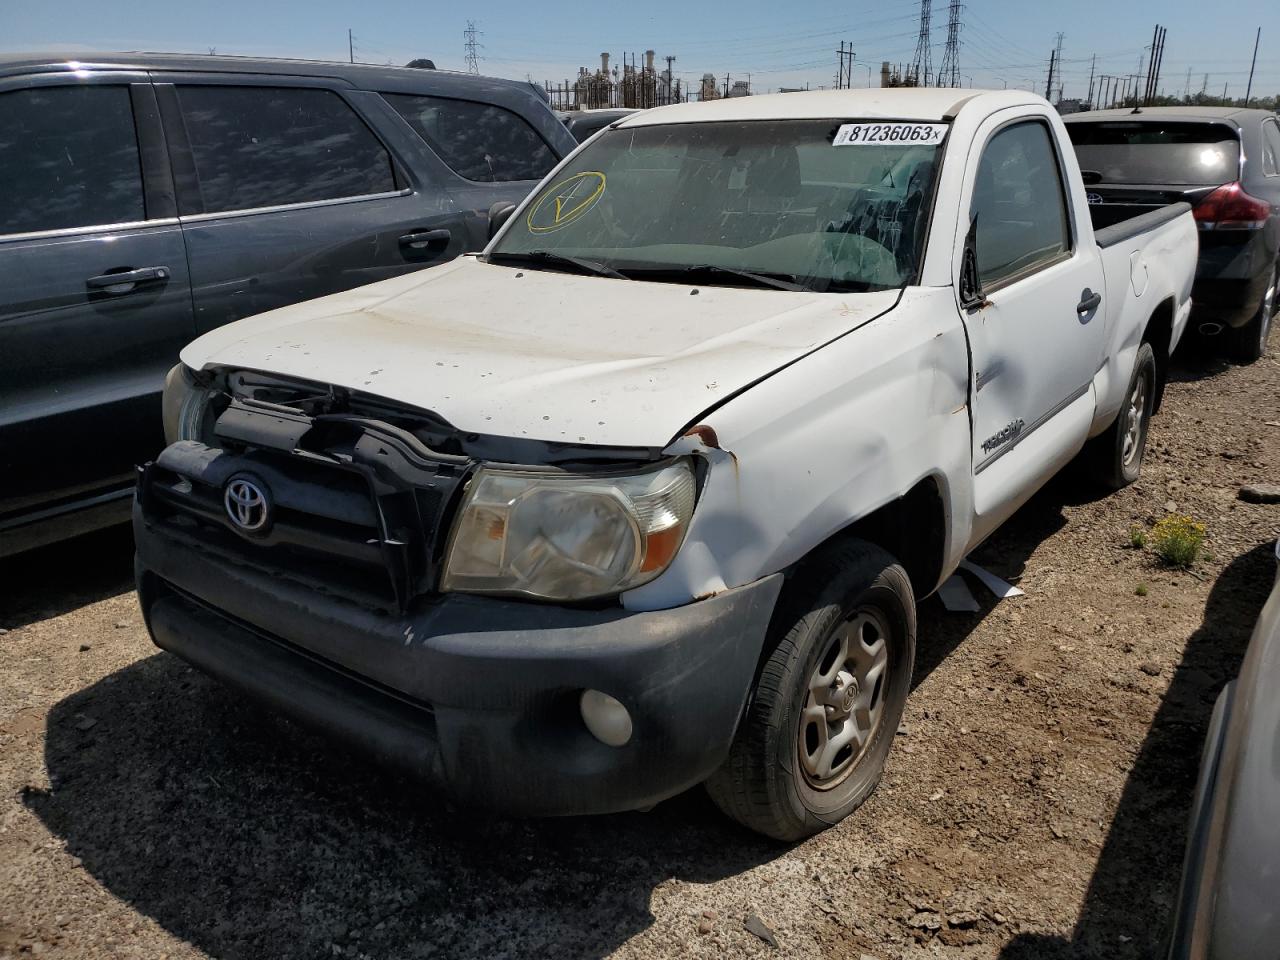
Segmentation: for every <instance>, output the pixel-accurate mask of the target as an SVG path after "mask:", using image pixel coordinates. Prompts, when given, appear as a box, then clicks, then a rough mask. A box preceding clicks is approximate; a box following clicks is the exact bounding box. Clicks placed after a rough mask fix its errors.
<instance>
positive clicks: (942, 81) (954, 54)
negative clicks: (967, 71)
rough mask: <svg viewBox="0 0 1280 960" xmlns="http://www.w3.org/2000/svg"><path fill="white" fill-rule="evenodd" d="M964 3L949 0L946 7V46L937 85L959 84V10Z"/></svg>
mask: <svg viewBox="0 0 1280 960" xmlns="http://www.w3.org/2000/svg"><path fill="white" fill-rule="evenodd" d="M963 9H964V4H963V3H961V2H960V0H951V5H950V6H949V7H947V46H946V49H944V50H943V52H942V66H940V67H939V68H938V86H940V87H958V86H960V29H961V24H960V11H961V10H963Z"/></svg>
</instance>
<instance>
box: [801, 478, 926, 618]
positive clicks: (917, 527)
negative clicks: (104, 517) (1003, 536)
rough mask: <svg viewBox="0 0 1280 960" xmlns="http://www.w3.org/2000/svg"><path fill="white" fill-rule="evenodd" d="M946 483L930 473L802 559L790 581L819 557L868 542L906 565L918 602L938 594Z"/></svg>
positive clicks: (838, 532) (815, 547) (850, 524)
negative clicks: (842, 545)
mask: <svg viewBox="0 0 1280 960" xmlns="http://www.w3.org/2000/svg"><path fill="white" fill-rule="evenodd" d="M945 483H946V482H945V480H944V479H943V478H942V477H940V476H938V475H936V474H929V475H927V476H925V477H922V478H921V479H920V480H918V481H917V482H916V483H915V484H914V485H913V486H912V487H911V488H910V489H909V490H907V491H906V492H905V493H903V494H902V495H901V496H899V497H896V498H894V499H893V500H890V501H889V502H888V503H885V504H884V505H882V506H880V507H878V508H876V509H875V510H872V511H871V512H870V513H867V514H865V515H863V516H861V517H859V518H857V519H856V520H853V521H852V522H850V523H849V524H848V525H847V526H845V527H842V528H841V529H840V530H838V531H836V532H835V533H833V534H832V535H831V536H829V537H828V538H827V539H826V540H823V541H822V542H820V543H818V544H817V545H815V546H814V547H813V549H812V550H810V551H809V553H807V554H806V555H805V556H804V557H803V558H801V559H800V560H799V561H798V562H797V563H796V564H795V565H794V566H793V568H792V569H791V571H789V572H788V577H787V579H788V581H790V580H792V579H793V578H794V577H795V576H797V575H799V574H801V573H802V572H803V570H804V569H805V567H806V565H807V563H808V562H810V561H811V560H812V559H813V558H814V557H816V556H820V555H824V554H826V553H828V552H829V551H830V550H831V549H833V548H835V547H836V546H837V545H838V544H840V543H843V542H846V541H848V540H864V541H866V542H867V543H872V544H875V545H876V546H877V547H880V548H881V549H882V550H885V551H886V552H888V553H889V554H891V555H892V556H893V558H894V559H895V560H897V561H898V563H900V564H902V567H903V569H904V570H906V572H907V577H908V578H909V579H910V581H911V589H912V591H913V592H914V594H915V596H916V599H917V600H918V599H920V598H922V597H926V596H928V595H929V594H931V593H933V591H934V590H935V589H937V586H938V583H939V581H940V580H941V578H942V572H943V569H944V567H945V565H946V557H947V546H948V544H947V538H948V530H949V526H948V519H949V510H948V507H947V496H946V486H945ZM784 590H785V588H784Z"/></svg>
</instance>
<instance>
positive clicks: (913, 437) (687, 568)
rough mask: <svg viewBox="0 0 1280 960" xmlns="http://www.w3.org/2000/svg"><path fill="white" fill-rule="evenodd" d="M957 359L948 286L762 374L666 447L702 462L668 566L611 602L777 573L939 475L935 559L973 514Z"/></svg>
mask: <svg viewBox="0 0 1280 960" xmlns="http://www.w3.org/2000/svg"><path fill="white" fill-rule="evenodd" d="M968 394H969V355H968V346H967V342H966V339H965V333H964V328H963V325H962V324H961V322H960V318H959V316H958V314H957V312H956V307H955V300H954V297H953V294H952V291H951V289H950V288H949V287H938V288H912V289H909V290H908V291H906V293H905V294H904V296H903V298H902V301H901V303H900V304H899V306H898V307H897V308H896V309H894V310H893V311H891V312H890V313H888V314H885V315H884V316H881V317H879V318H878V319H876V320H874V321H872V322H871V323H868V324H866V325H864V326H862V327H860V328H858V329H857V330H854V331H852V332H851V333H849V334H848V335H846V336H844V337H842V338H840V339H838V340H836V341H834V342H833V343H830V344H828V345H826V346H825V347H823V348H822V349H820V350H818V351H816V352H814V353H812V354H810V355H808V356H807V357H805V358H804V359H802V360H800V361H798V362H796V363H794V364H792V365H791V366H789V367H786V368H785V369H783V370H781V371H779V372H777V373H775V374H774V375H772V376H770V377H768V378H766V379H765V380H763V381H762V382H760V383H758V384H756V385H755V386H753V387H752V388H751V389H749V390H747V391H745V392H744V393H742V394H740V395H739V396H737V397H735V398H734V399H733V400H731V401H730V402H729V403H727V404H725V405H724V406H723V407H721V408H719V409H717V410H715V411H714V412H712V413H711V414H709V415H708V416H707V417H706V422H705V426H707V427H710V428H711V429H709V430H708V429H696V430H692V431H690V433H689V435H687V436H685V437H682V438H680V439H678V440H677V441H675V442H674V443H673V444H672V445H671V446H670V447H668V449H667V452H668V453H670V454H673V455H675V454H688V453H695V454H698V455H700V456H702V457H704V458H705V459H706V461H707V464H708V467H709V469H708V471H707V477H706V481H705V483H704V485H703V489H702V492H701V496H700V499H699V502H698V506H697V509H696V510H695V512H694V517H693V521H692V523H691V524H690V528H689V532H688V535H687V537H686V539H685V543H684V545H683V547H682V548H681V550H680V553H679V554H678V555H677V557H676V560H675V562H674V563H673V564H672V565H671V567H670V568H668V569H667V571H666V572H665V573H663V574H662V576H660V577H658V578H657V579H656V580H654V581H653V582H652V583H650V584H646V585H645V586H643V587H640V588H639V589H636V590H633V591H630V592H629V593H627V594H624V595H623V597H622V602H623V605H624V606H626V607H627V608H629V609H636V610H642V609H659V608H662V607H667V606H674V605H677V604H680V603H687V602H688V601H689V600H690V599H693V598H696V597H700V596H706V595H708V594H711V593H716V592H719V591H721V590H724V589H726V588H729V587H733V586H737V585H741V584H745V583H750V582H752V581H754V580H757V579H759V578H760V577H761V576H764V575H767V574H770V573H776V572H779V571H781V570H784V569H786V568H787V567H789V566H790V565H791V564H793V563H795V562H796V561H798V560H800V559H801V558H803V557H804V556H805V555H806V554H808V553H809V552H810V551H811V550H813V549H814V548H815V547H816V546H818V545H819V544H821V543H823V542H824V541H826V540H827V539H828V538H830V537H831V536H832V535H834V534H836V533H838V532H839V531H840V530H842V529H844V528H846V527H848V526H849V525H850V524H851V523H853V522H855V521H856V520H858V519H860V518H861V517H865V516H867V515H868V514H869V513H871V512H872V511H874V510H876V509H877V508H879V507H881V506H883V505H884V504H886V503H888V502H890V501H892V500H894V499H896V498H897V497H900V496H902V495H903V494H905V493H906V492H907V491H908V490H910V489H911V488H912V487H913V486H914V485H915V484H916V483H917V482H919V481H920V480H921V479H923V478H925V477H929V476H933V477H936V478H937V479H938V480H939V484H938V485H939V488H940V489H941V490H942V491H943V495H944V498H945V507H946V512H947V516H948V517H949V518H950V522H949V529H948V531H947V538H946V543H947V547H946V552H947V556H946V557H945V558H943V562H942V564H941V567H942V569H944V570H950V569H951V568H953V567H954V565H955V564H956V563H958V562H959V560H960V554H961V553H962V552H963V549H964V547H965V545H966V543H967V540H968V534H969V524H970V522H971V518H972V461H971V456H972V454H971V445H970V436H971V432H970V422H969V407H968Z"/></svg>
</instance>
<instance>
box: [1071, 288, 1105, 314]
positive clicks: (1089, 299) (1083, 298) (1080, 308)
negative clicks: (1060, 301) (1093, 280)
mask: <svg viewBox="0 0 1280 960" xmlns="http://www.w3.org/2000/svg"><path fill="white" fill-rule="evenodd" d="M1100 303H1102V294H1100V293H1094V292H1093V291H1092V290H1090V289H1089V288H1088V287H1085V288H1084V292H1083V293H1081V294H1080V302H1079V303H1077V304H1076V313H1077V314H1078V315H1079V316H1082V317H1083V316H1084V315H1085V314H1086V313H1093V311H1095V310H1097V309H1098V305H1099V304H1100Z"/></svg>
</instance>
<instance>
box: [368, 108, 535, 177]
mask: <svg viewBox="0 0 1280 960" xmlns="http://www.w3.org/2000/svg"><path fill="white" fill-rule="evenodd" d="M383 97H384V98H385V99H386V101H387V102H388V103H389V104H391V106H393V107H395V109H396V111H397V112H398V113H399V114H400V116H402V117H404V118H405V120H407V121H408V122H409V126H411V127H413V129H414V130H416V131H417V133H418V136H420V137H422V139H423V140H425V141H427V143H428V144H429V145H430V147H431V149H433V150H434V151H435V152H436V153H437V154H439V155H440V159H441V160H443V161H444V162H445V163H447V164H448V165H449V167H450V168H451V169H452V170H453V172H454V173H456V174H458V176H460V177H465V178H466V179H468V180H476V181H480V182H482V183H493V182H499V181H507V180H541V179H542V178H543V177H544V176H546V175H547V173H548V171H550V170H551V168H552V167H554V166H555V165H556V161H557V159H558V158H557V157H556V155H555V154H554V153H552V152H551V148H550V147H548V146H547V144H546V141H545V140H543V139H542V137H540V136H538V132H537V131H536V130H534V129H533V127H531V126H529V124H528V123H527V122H526V121H525V120H524V119H523V118H522V117H520V116H518V115H517V114H514V113H512V112H511V111H510V110H506V109H503V108H502V107H495V106H493V105H492V104H487V103H474V102H472V101H470V100H448V99H445V98H443V97H419V96H414V95H411V94H403V93H384V94H383Z"/></svg>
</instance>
